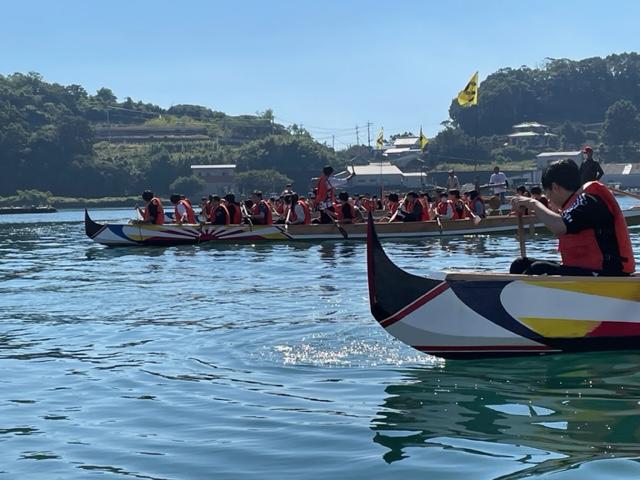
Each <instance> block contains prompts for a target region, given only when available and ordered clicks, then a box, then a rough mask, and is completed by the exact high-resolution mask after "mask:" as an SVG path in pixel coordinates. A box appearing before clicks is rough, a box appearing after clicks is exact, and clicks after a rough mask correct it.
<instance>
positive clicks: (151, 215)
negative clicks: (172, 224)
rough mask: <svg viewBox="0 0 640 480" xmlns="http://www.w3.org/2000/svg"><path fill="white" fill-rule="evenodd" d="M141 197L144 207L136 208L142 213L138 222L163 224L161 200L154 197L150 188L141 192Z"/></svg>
mask: <svg viewBox="0 0 640 480" xmlns="http://www.w3.org/2000/svg"><path fill="white" fill-rule="evenodd" d="M142 199H143V200H144V201H145V204H144V209H140V208H139V209H138V211H139V212H140V214H141V215H142V221H141V222H140V223H151V224H155V225H162V224H164V208H162V200H160V199H159V198H158V197H156V196H155V195H154V194H153V192H152V191H151V190H145V191H144V192H142Z"/></svg>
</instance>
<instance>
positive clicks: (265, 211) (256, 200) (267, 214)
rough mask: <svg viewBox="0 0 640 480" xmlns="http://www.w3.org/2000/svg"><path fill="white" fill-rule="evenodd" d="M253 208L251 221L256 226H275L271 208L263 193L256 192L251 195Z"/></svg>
mask: <svg viewBox="0 0 640 480" xmlns="http://www.w3.org/2000/svg"><path fill="white" fill-rule="evenodd" d="M251 200H252V201H253V208H252V209H251V221H252V222H253V224H254V225H271V224H273V216H272V214H271V207H270V206H269V204H268V203H267V202H266V201H265V200H263V199H262V192H261V191H259V190H256V191H255V192H253V194H252V195H251Z"/></svg>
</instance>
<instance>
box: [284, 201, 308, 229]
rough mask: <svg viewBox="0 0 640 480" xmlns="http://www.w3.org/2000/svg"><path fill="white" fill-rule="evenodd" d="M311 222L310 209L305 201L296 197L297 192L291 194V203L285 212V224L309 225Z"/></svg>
mask: <svg viewBox="0 0 640 480" xmlns="http://www.w3.org/2000/svg"><path fill="white" fill-rule="evenodd" d="M310 223H311V211H310V210H309V206H308V205H307V203H306V202H305V201H304V200H303V199H300V198H299V197H298V194H297V193H293V194H292V195H291V205H290V208H289V211H288V212H287V218H286V224H287V225H309V224H310Z"/></svg>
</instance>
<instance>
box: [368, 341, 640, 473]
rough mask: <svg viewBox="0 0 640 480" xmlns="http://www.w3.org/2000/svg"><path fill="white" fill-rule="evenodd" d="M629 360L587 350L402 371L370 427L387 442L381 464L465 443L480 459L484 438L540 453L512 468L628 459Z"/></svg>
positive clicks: (639, 433) (631, 441)
mask: <svg viewBox="0 0 640 480" xmlns="http://www.w3.org/2000/svg"><path fill="white" fill-rule="evenodd" d="M637 359H638V356H637V354H633V353H619V354H611V353H594V354H580V355H566V356H562V355H561V356H550V357H532V358H530V359H519V360H516V361H514V360H496V361H491V362H490V361H485V362H448V363H446V364H444V366H442V368H433V367H432V368H412V369H407V370H402V371H401V372H400V373H401V374H402V375H403V377H404V381H403V382H402V383H399V384H396V385H390V386H388V387H386V388H385V392H386V394H387V396H386V398H385V399H384V402H383V403H382V405H381V406H380V407H381V409H380V411H379V413H378V415H377V416H376V417H375V418H374V419H373V420H372V424H371V429H372V430H373V431H374V432H375V436H374V438H373V441H374V442H375V443H378V444H380V445H383V446H384V447H386V448H387V449H388V451H387V452H386V453H385V454H384V455H383V459H384V460H385V461H386V462H387V463H393V462H397V461H400V460H403V459H405V458H410V457H411V456H413V454H417V452H416V450H415V449H416V448H433V447H439V448H446V449H453V450H459V451H469V449H470V448H471V449H475V453H480V454H483V455H490V456H492V455H495V452H492V448H491V445H505V444H506V445H511V446H525V447H528V448H531V449H536V450H539V451H541V452H539V453H541V454H543V455H542V457H539V456H538V457H537V461H535V462H533V461H532V460H531V458H522V459H520V460H519V461H522V462H523V465H522V469H520V470H519V473H518V474H519V475H521V474H523V473H526V474H527V475H537V474H544V473H550V472H558V471H563V470H567V469H569V468H571V467H572V466H575V465H576V464H581V463H584V462H587V461H593V460H598V459H604V458H612V457H618V458H627V459H628V458H635V457H638V454H639V449H638V444H640V415H638V404H639V398H640V397H639V393H640V374H639V373H638V371H637ZM470 444H472V445H473V446H472V447H470ZM483 449H485V450H484V451H483ZM503 478H512V477H511V476H509V477H503ZM513 478H515V477H513Z"/></svg>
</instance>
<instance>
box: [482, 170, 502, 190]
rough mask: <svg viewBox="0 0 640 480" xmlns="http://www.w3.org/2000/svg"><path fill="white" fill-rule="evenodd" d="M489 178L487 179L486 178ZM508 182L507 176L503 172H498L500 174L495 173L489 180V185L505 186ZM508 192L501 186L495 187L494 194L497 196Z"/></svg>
mask: <svg viewBox="0 0 640 480" xmlns="http://www.w3.org/2000/svg"><path fill="white" fill-rule="evenodd" d="M485 178H487V177H485ZM506 181H507V176H506V175H505V174H504V173H502V172H498V173H494V174H492V175H491V178H490V179H489V184H490V185H500V184H504V183H506ZM506 191H507V188H506V186H500V187H493V193H494V195H497V194H499V193H504V192H506Z"/></svg>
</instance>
